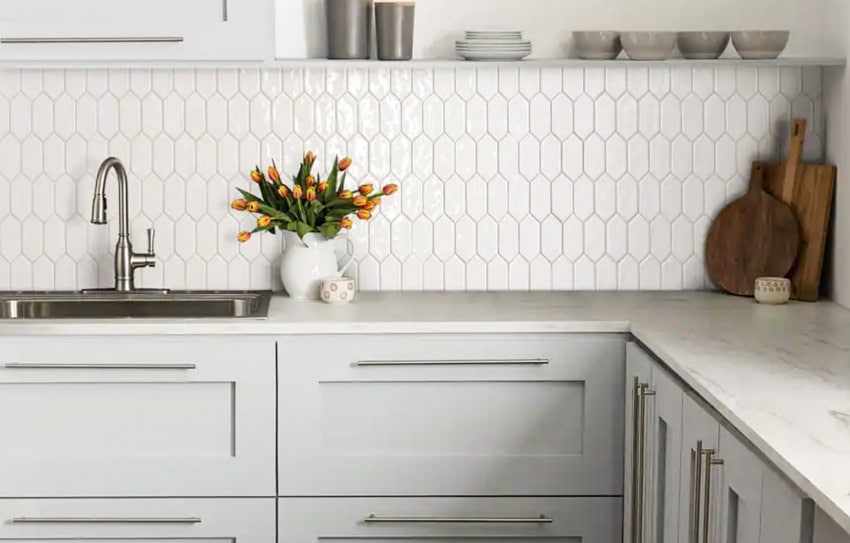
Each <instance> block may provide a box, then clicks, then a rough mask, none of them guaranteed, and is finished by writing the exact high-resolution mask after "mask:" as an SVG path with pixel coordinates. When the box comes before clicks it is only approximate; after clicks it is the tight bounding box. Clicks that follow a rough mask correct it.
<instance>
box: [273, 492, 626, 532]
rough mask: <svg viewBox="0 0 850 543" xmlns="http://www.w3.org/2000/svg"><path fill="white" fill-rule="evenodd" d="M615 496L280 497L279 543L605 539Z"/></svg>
mask: <svg viewBox="0 0 850 543" xmlns="http://www.w3.org/2000/svg"><path fill="white" fill-rule="evenodd" d="M621 508H622V501H621V499H620V498H287V499H281V500H280V501H279V502H278V523H279V526H278V533H279V537H280V539H279V543H318V542H319V541H322V540H357V541H364V542H369V541H376V542H377V541H397V542H411V543H412V542H422V541H433V540H435V539H439V540H443V541H452V540H469V541H475V542H476V543H485V542H488V541H494V542H497V541H498V542H500V543H507V542H513V541H535V540H540V541H546V542H552V541H569V542H571V543H573V542H574V543H612V542H614V541H617V540H618V539H619V537H620V533H619V531H620V526H621V518H620V510H621Z"/></svg>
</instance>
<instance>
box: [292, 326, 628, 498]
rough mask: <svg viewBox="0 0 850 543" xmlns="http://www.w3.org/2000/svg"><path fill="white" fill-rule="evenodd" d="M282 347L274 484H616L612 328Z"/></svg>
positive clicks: (360, 492)
mask: <svg viewBox="0 0 850 543" xmlns="http://www.w3.org/2000/svg"><path fill="white" fill-rule="evenodd" d="M278 349H279V351H278V352H279V360H280V367H279V379H280V380H279V409H280V411H279V415H278V419H279V425H280V431H279V443H278V450H279V457H278V461H279V466H278V472H279V475H280V481H279V487H278V489H279V492H280V495H281V496H327V495H335V496H344V495H354V496H387V495H404V496H427V495H431V496H447V495H532V496H546V495H557V496H566V495H617V494H621V493H622V484H623V482H622V476H623V472H622V465H623V461H622V458H623V452H622V451H623V415H622V414H623V409H624V407H623V394H622V390H623V387H624V386H625V385H624V381H623V372H624V369H623V365H624V357H625V355H624V352H625V343H624V340H623V338H621V337H619V336H593V335H569V336H565V335H514V336H511V335H499V336H495V335H492V336H490V335H487V336H484V335H457V336H427V335H420V336H389V337H377V336H374V337H372V336H370V337H344V336H336V337H333V338H328V337H323V338H319V337H300V338H287V339H284V340H281V341H280V342H279V345H278Z"/></svg>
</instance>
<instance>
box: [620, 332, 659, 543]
mask: <svg viewBox="0 0 850 543" xmlns="http://www.w3.org/2000/svg"><path fill="white" fill-rule="evenodd" d="M653 364H654V362H653V361H652V359H651V358H650V357H649V355H647V353H645V352H644V351H643V350H642V349H641V348H640V347H639V346H638V345H637V344H635V343H631V342H630V343H628V344H627V345H626V383H625V385H626V386H625V399H626V401H625V413H626V418H625V421H626V423H625V449H626V454H625V458H624V467H625V469H624V474H623V496H624V499H623V541H625V542H626V543H631V542H633V539H634V538H635V536H636V534H634V533H633V532H632V529H633V524H634V523H635V520H636V519H635V517H634V515H635V513H636V512H635V511H634V505H635V504H636V503H637V502H638V497H637V494H636V490H635V484H636V480H635V479H636V477H637V475H638V473H639V471H638V468H639V466H636V465H635V461H636V458H635V454H636V453H637V450H638V438H639V436H638V435H637V433H638V432H640V431H641V430H640V428H641V424H644V426H645V427H646V429H645V430H644V443H645V444H646V445H649V444H650V443H651V442H652V438H651V436H649V435H648V434H649V433H650V428H651V425H650V424H646V423H641V421H640V420H639V415H640V409H639V404H640V396H639V389H640V387H641V386H642V385H649V384H650V383H651V381H652V372H653ZM649 418H650V417H649V415H648V414H646V415H645V416H644V419H645V420H649ZM645 458H648V455H645ZM648 465H649V462H646V461H645V462H644V466H643V469H644V471H645V473H648V471H649V470H648ZM644 481H645V482H644V488H646V482H648V481H649V478H648V477H646V476H645V477H644ZM650 499H651V496H650V493H648V492H644V504H643V507H642V510H643V515H644V518H645V519H646V518H647V517H648V516H651V514H650V511H651V510H652V504H651V503H650V502H649V501H648V500H650ZM645 528H646V523H644V530H642V531H644V533H647V532H646V530H645Z"/></svg>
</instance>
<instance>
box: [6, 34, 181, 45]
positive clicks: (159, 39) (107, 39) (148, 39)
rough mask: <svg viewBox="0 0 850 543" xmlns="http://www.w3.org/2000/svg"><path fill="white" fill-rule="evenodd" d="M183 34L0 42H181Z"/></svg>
mask: <svg viewBox="0 0 850 543" xmlns="http://www.w3.org/2000/svg"><path fill="white" fill-rule="evenodd" d="M182 41H183V36H113V37H108V36H107V37H95V36H89V37H71V36H66V37H55V38H0V43H8V44H18V45H21V44H36V43H181V42H182Z"/></svg>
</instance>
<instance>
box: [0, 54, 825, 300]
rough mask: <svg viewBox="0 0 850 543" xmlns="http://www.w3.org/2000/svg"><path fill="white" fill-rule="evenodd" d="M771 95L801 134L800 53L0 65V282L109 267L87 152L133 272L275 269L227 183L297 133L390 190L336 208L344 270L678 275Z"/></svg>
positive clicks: (44, 280) (206, 283) (156, 281)
mask: <svg viewBox="0 0 850 543" xmlns="http://www.w3.org/2000/svg"><path fill="white" fill-rule="evenodd" d="M792 114H793V115H803V116H806V117H808V118H809V120H810V123H809V127H810V129H809V135H808V140H807V144H806V156H807V157H808V158H810V159H812V160H819V159H821V158H822V156H823V134H824V123H823V118H822V96H821V69H820V68H817V67H803V68H794V67H782V68H779V67H746V66H743V67H730V66H719V67H709V66H696V67H694V66H672V67H671V66H668V65H659V66H658V67H644V66H640V67H634V68H626V67H623V66H622V65H619V66H615V67H612V68H608V69H605V68H595V67H590V68H585V69H583V68H576V67H563V68H558V67H542V68H541V67H531V68H526V67H519V68H518V67H514V66H510V65H504V66H502V67H494V66H483V67H479V68H475V67H471V68H465V67H461V68H454V67H452V68H421V67H415V68H413V69H407V68H404V67H391V68H380V67H376V68H372V69H366V68H351V69H346V68H344V67H337V66H330V67H327V68H305V69H289V68H280V69H278V68H275V69H267V70H266V69H263V70H257V69H219V70H210V69H177V70H171V69H154V70H149V69H131V70H123V69H108V70H100V69H87V70H82V69H81V70H2V71H0V289H31V288H37V289H49V288H61V289H65V288H67V289H73V288H83V287H94V286H109V285H110V283H111V281H112V246H113V244H114V241H115V239H116V228H117V225H116V220H115V219H116V214H117V208H116V205H117V198H116V194H115V190H116V189H115V186H114V185H113V184H112V182H110V185H109V188H108V191H107V192H108V195H109V196H110V203H111V204H112V206H111V207H110V217H111V219H110V224H109V226H108V227H104V226H95V225H92V224H90V223H89V222H88V216H89V211H90V205H91V195H92V190H93V184H94V180H93V176H94V173H95V172H96V170H97V167H98V165H99V163H100V161H101V160H103V159H104V158H105V157H106V156H108V155H115V156H118V157H120V158H121V159H122V160H124V162H125V164H126V165H127V166H128V169H129V171H130V216H131V221H132V227H133V231H134V233H135V238H136V240H137V243H139V244H141V243H142V239H143V229H144V228H146V227H149V226H153V227H155V228H156V229H157V233H158V235H157V242H158V246H157V255H158V258H159V263H158V267H157V268H155V269H152V270H151V269H147V270H144V271H142V272H141V284H142V285H144V286H160V285H164V286H167V287H170V288H194V289H202V288H231V289H246V288H269V287H272V288H279V286H280V285H279V279H277V272H276V260H277V258H278V257H279V254H280V245H279V239H278V238H277V237H273V236H260V237H255V239H254V240H252V241H251V242H249V243H246V244H238V243H237V242H236V241H235V235H236V233H237V232H238V231H239V230H240V226H241V227H247V226H250V223H251V221H250V220H249V219H248V218H247V217H246V216H244V215H241V214H238V213H236V212H232V211H231V210H230V209H229V206H228V202H229V200H230V199H231V198H232V197H233V196H234V194H235V188H236V187H238V186H243V187H244V186H248V185H249V184H250V183H249V182H248V181H247V180H246V173H247V172H248V171H249V170H250V168H252V167H253V166H254V165H255V164H257V163H261V164H266V163H268V162H269V161H270V160H271V159H273V158H274V159H276V160H277V161H278V164H279V165H280V166H282V169H283V170H284V171H285V172H292V171H293V169H294V167H295V166H296V165H297V162H298V160H299V159H300V157H301V155H302V153H303V152H304V151H306V150H308V149H310V150H314V151H315V152H317V153H318V155H319V157H320V160H319V161H318V164H320V165H321V167H323V168H326V167H327V166H328V165H329V164H330V162H331V160H332V159H333V156H334V155H335V154H339V155H350V156H351V157H352V158H353V159H354V161H355V163H354V165H353V166H352V168H351V174H352V176H353V178H354V179H357V180H358V181H370V182H375V183H376V184H380V183H383V182H385V181H395V182H398V183H399V184H400V186H401V190H400V192H399V193H398V194H397V195H395V196H393V197H391V198H386V199H385V200H384V202H385V203H384V205H383V206H382V209H381V211H380V213H379V214H378V215H377V216H376V217H375V218H374V219H373V220H372V221H370V222H369V223H358V224H357V225H356V227H355V228H354V229H353V230H352V231H351V234H350V235H351V238H352V240H353V241H354V245H355V247H356V251H355V256H356V260H357V265H356V266H353V267H352V270H353V272H354V273H355V274H356V275H357V277H358V279H359V283H360V288H361V289H367V290H375V289H382V290H421V289H427V290H455V289H468V290H506V289H511V290H526V289H624V290H625V289H659V288H663V289H682V288H687V289H692V288H703V287H705V286H707V285H708V282H707V279H706V274H705V270H704V266H703V261H702V253H703V243H704V239H705V235H706V232H707V229H708V227H709V224H710V221H711V218H712V216H713V215H714V214H715V213H716V212H717V210H718V209H719V208H720V207H721V206H722V205H723V204H724V203H725V202H727V201H728V200H729V199H730V198H732V197H734V196H735V195H737V194H739V193H740V192H741V191H742V190H743V188H744V186H745V180H746V178H747V176H748V174H749V169H750V162H751V161H752V160H753V159H754V158H756V157H762V158H775V157H777V156H779V153H780V152H781V144H778V143H777V142H782V141H784V139H785V137H786V130H787V125H788V121H789V119H790V117H791V116H792Z"/></svg>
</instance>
